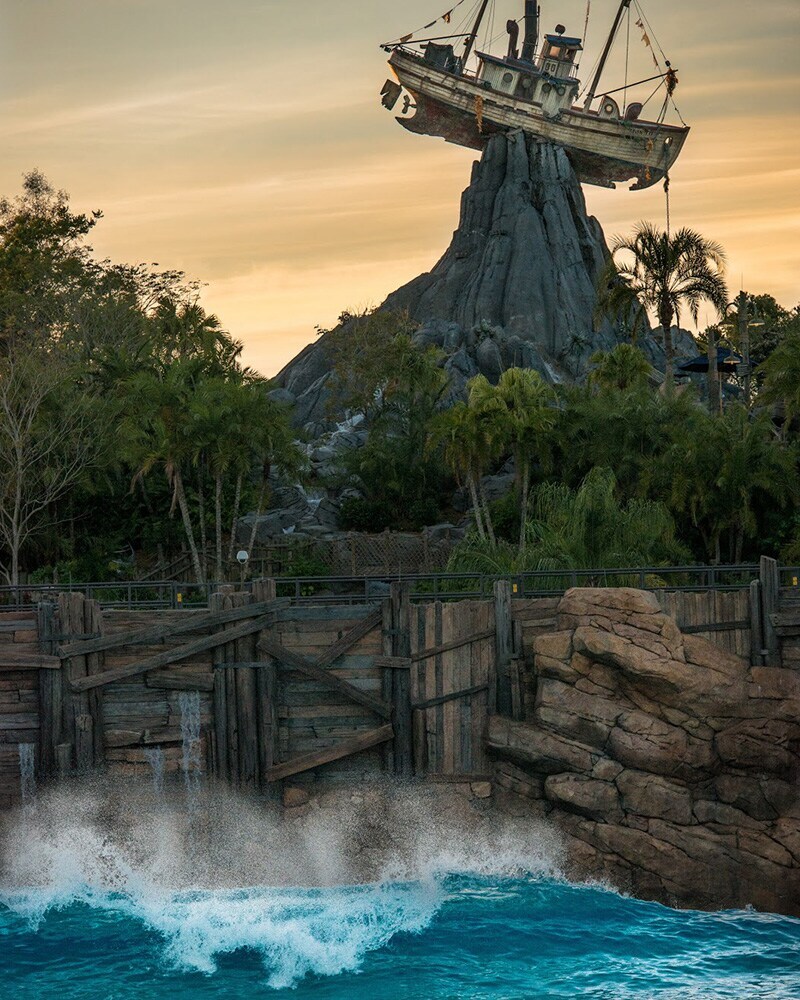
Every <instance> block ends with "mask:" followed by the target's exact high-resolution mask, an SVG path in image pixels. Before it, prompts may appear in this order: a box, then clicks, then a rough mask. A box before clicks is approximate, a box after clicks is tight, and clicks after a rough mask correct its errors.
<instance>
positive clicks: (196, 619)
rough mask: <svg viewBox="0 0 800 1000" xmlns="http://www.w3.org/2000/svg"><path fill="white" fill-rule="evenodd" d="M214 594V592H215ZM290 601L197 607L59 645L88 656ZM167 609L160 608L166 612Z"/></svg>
mask: <svg viewBox="0 0 800 1000" xmlns="http://www.w3.org/2000/svg"><path fill="white" fill-rule="evenodd" d="M212 596H213V595H212ZM288 605H289V600H288V599H286V598H281V600H276V601H265V602H262V603H259V604H250V605H248V606H247V607H242V608H231V609H230V610H228V611H221V612H218V611H210V612H209V613H207V614H198V613H195V612H193V611H180V612H177V614H179V615H181V616H182V617H183V616H184V615H185V616H186V620H185V621H179V622H175V621H174V619H171V620H170V621H168V622H167V623H165V624H163V623H162V624H160V625H152V626H150V627H148V628H144V629H136V630H133V631H126V632H114V633H110V634H108V635H102V636H98V637H97V638H96V639H87V640H85V641H82V642H68V643H65V644H64V645H62V646H60V647H59V652H60V654H61V656H62V658H64V659H68V658H69V657H70V656H84V655H86V654H87V653H100V652H104V651H105V650H108V649H116V648H118V647H119V646H140V645H144V644H147V643H158V642H161V640H162V639H171V638H174V637H175V636H177V635H183V634H185V633H186V632H199V631H201V630H202V629H206V628H218V627H219V626H221V625H227V624H229V623H230V622H237V621H241V620H242V619H247V618H260V617H262V616H263V615H266V614H270V613H271V612H277V611H280V610H281V609H282V608H286V607H288ZM163 613H164V612H157V614H163Z"/></svg>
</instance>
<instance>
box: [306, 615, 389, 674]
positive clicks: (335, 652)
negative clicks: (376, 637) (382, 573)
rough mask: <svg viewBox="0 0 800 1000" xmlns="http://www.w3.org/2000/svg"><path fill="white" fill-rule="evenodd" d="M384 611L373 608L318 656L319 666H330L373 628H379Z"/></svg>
mask: <svg viewBox="0 0 800 1000" xmlns="http://www.w3.org/2000/svg"><path fill="white" fill-rule="evenodd" d="M381 616H382V612H381V609H380V608H377V609H375V610H373V611H372V612H371V613H370V614H368V615H367V616H366V618H364V620H363V621H360V622H359V623H358V624H357V625H354V626H353V628H351V629H350V630H349V631H347V632H345V634H344V635H343V636H342V638H341V639H339V641H338V642H335V643H334V644H333V645H332V646H330V647H329V648H328V649H327V650H326V651H325V653H324V654H323V655H322V656H320V657H318V658H317V660H316V664H317V666H318V667H323V668H324V667H329V666H331V665H332V664H334V663H335V662H336V660H338V659H339V657H340V656H343V655H344V654H345V653H346V652H347V650H348V649H350V648H351V647H353V646H355V644H356V643H357V642H358V641H359V640H361V639H363V638H364V637H365V636H366V635H368V634H369V633H370V632H371V631H372V630H373V629H375V628H378V626H379V625H380V624H381V620H382V617H381Z"/></svg>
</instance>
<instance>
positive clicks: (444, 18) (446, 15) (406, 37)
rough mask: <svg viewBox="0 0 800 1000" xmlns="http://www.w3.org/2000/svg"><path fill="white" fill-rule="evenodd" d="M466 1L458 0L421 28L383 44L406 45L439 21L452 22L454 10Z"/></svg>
mask: <svg viewBox="0 0 800 1000" xmlns="http://www.w3.org/2000/svg"><path fill="white" fill-rule="evenodd" d="M466 2H467V0H457V2H456V3H454V4H453V6H452V7H451V8H450V10H446V11H445V12H444V14H440V15H439V17H436V18H434V19H433V20H432V21H429V22H428V24H423V25H422V27H421V28H415V29H414V31H411V32H409V33H408V34H407V35H402V36H401V37H400V38H395V39H394V40H393V41H391V42H384V43H383V44H384V45H395V44H397V43H399V44H401V45H405V43H406V42H410V41H411V39H412V38H413V37H414V35H416V34H417V33H418V32H420V31H427V30H428V28H432V27H433V26H434V25H435V24H438V22H439V21H444V23H445V24H450V21H451V20H452V17H453V11H454V10H456V9H457V8H458V7H460V6H461V5H462V4H464V3H466ZM474 7H477V4H475V5H474Z"/></svg>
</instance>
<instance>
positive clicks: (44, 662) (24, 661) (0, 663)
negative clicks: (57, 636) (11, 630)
mask: <svg viewBox="0 0 800 1000" xmlns="http://www.w3.org/2000/svg"><path fill="white" fill-rule="evenodd" d="M60 669H61V659H60V658H59V657H58V656H48V655H47V654H46V653H15V652H13V651H11V650H9V652H6V651H5V650H3V653H2V656H0V671H3V670H60Z"/></svg>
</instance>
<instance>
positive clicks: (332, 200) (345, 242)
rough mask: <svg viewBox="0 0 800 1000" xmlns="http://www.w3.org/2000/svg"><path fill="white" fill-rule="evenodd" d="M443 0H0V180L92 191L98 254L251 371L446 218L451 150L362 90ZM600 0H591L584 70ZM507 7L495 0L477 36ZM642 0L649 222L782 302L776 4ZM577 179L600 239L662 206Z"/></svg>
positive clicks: (792, 260) (365, 300)
mask: <svg viewBox="0 0 800 1000" xmlns="http://www.w3.org/2000/svg"><path fill="white" fill-rule="evenodd" d="M473 2H474V0H466V3H465V4H464V5H463V7H462V8H460V10H467V11H468V10H469V9H470V7H471V6H472V4H473ZM449 3H450V0H444V2H442V0H406V2H402V3H398V2H396V0H392V2H389V0H306V2H305V3H297V2H289V0H226V2H225V3H219V2H216V3H212V2H210V0H70V2H65V0H0V143H2V151H3V152H2V157H0V194H6V195H13V194H15V193H16V192H17V191H18V190H19V186H20V180H21V175H22V173H23V172H24V171H26V170H29V169H31V168H32V167H38V168H40V169H41V170H43V171H44V172H45V173H46V174H47V176H48V177H49V178H50V180H51V181H52V183H53V184H55V185H56V186H58V187H63V188H66V189H67V190H68V191H69V192H70V194H71V196H72V201H73V205H74V206H75V207H76V208H78V209H81V210H88V209H92V208H101V209H102V210H103V211H104V213H105V219H104V220H103V221H102V222H101V223H100V225H99V227H98V228H97V230H95V234H96V235H95V239H94V245H95V247H96V248H97V250H98V251H99V252H100V253H102V254H103V255H109V256H111V257H113V258H114V259H117V260H125V261H131V262H134V261H139V260H147V261H158V262H159V264H160V265H161V266H162V267H164V268H173V267H177V268H182V269H184V270H185V271H186V272H187V274H188V275H189V276H190V277H192V278H196V279H198V280H201V281H203V282H205V283H206V284H207V287H206V289H205V291H204V300H205V303H206V305H207V307H208V308H209V309H210V310H212V311H214V312H216V313H217V314H218V315H219V316H220V318H221V319H222V321H223V323H224V324H225V325H226V326H227V328H228V329H230V330H231V332H232V333H233V334H234V335H235V336H237V337H240V338H241V339H242V340H243V341H244V342H245V360H246V362H247V363H248V364H251V365H253V366H255V367H256V368H259V369H260V370H261V371H263V372H264V373H265V374H273V373H275V372H276V371H277V370H278V369H279V368H280V367H281V365H282V364H284V363H285V362H286V361H287V360H288V359H289V358H291V357H292V356H293V355H294V354H296V353H297V351H298V350H300V348H302V347H303V346H304V345H305V344H306V343H307V342H308V341H309V340H312V339H313V338H314V335H315V334H314V325H315V324H317V323H319V324H322V325H326V324H330V323H332V322H333V321H334V320H335V318H336V316H337V315H338V313H339V312H340V311H341V310H342V309H344V308H353V307H357V306H363V305H369V304H375V303H378V302H380V301H381V300H382V299H383V298H384V296H385V295H386V294H387V293H388V292H389V291H391V290H393V289H394V288H395V287H397V286H398V285H400V284H402V283H404V282H405V281H407V280H408V279H410V278H411V277H414V276H415V275H416V274H418V273H419V272H421V271H424V270H427V269H428V268H430V266H431V265H432V264H433V263H434V262H435V260H436V259H437V258H438V256H439V255H440V254H441V252H442V251H443V250H444V248H445V246H446V244H447V242H448V240H449V238H450V234H451V232H452V230H453V228H454V227H455V225H456V222H457V218H458V203H459V196H460V193H461V190H462V188H463V187H464V186H465V185H466V183H467V181H468V178H469V171H470V165H471V163H472V160H473V158H474V154H473V153H472V152H470V151H469V150H464V149H460V148H457V147H452V146H448V145H446V144H445V143H444V142H442V141H441V140H437V139H431V138H426V137H421V136H414V135H410V134H408V133H406V132H405V131H404V130H403V129H401V128H400V127H399V126H398V125H397V124H396V123H395V122H394V121H393V119H392V116H391V115H390V114H389V113H387V112H386V111H385V110H384V109H383V108H381V106H380V104H379V100H378V96H377V95H378V91H379V90H380V87H381V85H382V83H383V81H384V79H385V78H386V76H387V75H388V72H387V68H386V66H385V58H386V56H385V54H384V53H383V52H381V51H380V50H379V49H378V43H380V42H381V41H383V40H384V39H389V38H392V37H396V36H398V35H399V34H402V33H404V32H405V31H410V30H412V29H414V28H417V27H419V26H420V25H421V24H424V23H425V22H426V21H430V20H432V19H433V18H434V17H435V16H437V15H438V14H440V13H441V12H442V10H443V9H445V8H446V7H447V6H448V4H449ZM616 5H617V4H616V0H592V5H591V9H592V17H591V21H590V26H589V32H588V36H587V41H588V52H587V57H586V59H585V62H586V67H585V70H584V74H583V75H584V76H586V75H587V71H588V69H589V67H590V66H591V63H592V62H593V61H594V58H595V57H596V55H597V51H598V49H599V47H600V45H601V39H602V36H603V34H604V32H605V31H606V30H607V27H608V25H609V23H610V20H611V17H612V16H613V12H614V10H615V9H616ZM522 6H523V5H522V0H497V3H496V14H495V23H494V32H493V33H494V34H495V35H500V36H501V39H500V40H499V41H498V42H497V47H502V46H503V45H504V41H503V40H502V36H503V35H504V32H503V25H504V24H505V21H506V19H507V18H508V17H512V16H513V17H517V16H519V15H520V13H521V12H522ZM542 7H543V11H542V21H543V25H542V27H543V29H544V30H552V29H553V27H554V26H555V23H556V21H561V22H562V23H564V24H565V25H566V26H567V31H568V32H569V33H574V34H578V35H580V34H582V30H583V22H584V16H585V10H586V3H585V0H557V2H555V0H554V2H552V3H549V2H547V0H542ZM644 8H645V11H646V13H647V14H648V17H649V19H650V21H651V23H652V25H653V27H654V29H655V32H656V34H657V36H658V39H659V41H660V43H661V45H662V46H663V48H664V49H665V51H666V53H667V56H668V57H669V58H670V59H671V60H672V62H673V64H674V65H675V66H677V68H678V70H679V74H680V86H679V88H678V91H677V93H676V98H677V100H678V104H679V106H680V109H681V112H682V114H683V116H684V118H685V119H686V121H687V122H688V123H689V124H690V125H692V132H691V134H690V136H689V139H688V141H687V144H686V147H685V149H684V152H683V154H682V156H681V158H680V160H679V162H678V164H677V166H676V167H675V169H674V171H673V181H672V214H673V224H674V225H691V226H693V227H695V228H697V229H700V230H701V231H702V232H703V233H704V234H705V235H707V236H709V237H711V238H713V239H716V240H718V241H720V242H721V243H723V244H724V246H725V247H726V249H727V251H728V257H729V262H730V266H729V272H730V273H729V282H730V285H731V289H732V291H733V292H735V291H736V290H738V288H739V284H740V280H741V275H744V283H745V286H746V287H747V288H748V289H750V290H752V291H759V292H761V291H766V292H770V293H772V294H773V295H775V296H776V297H777V298H778V299H779V300H780V301H781V302H783V303H784V304H785V305H792V304H794V303H796V302H797V301H798V300H800V280H798V275H799V274H800V266H799V265H800V2H798V0H765V2H763V3H761V4H758V5H756V4H753V3H752V2H749V0H704V2H703V3H702V4H700V3H698V2H697V0H670V3H668V4H667V3H664V2H655V0H645V3H644ZM454 22H455V18H454ZM622 48H623V49H624V46H622ZM620 59H621V53H618V59H617V61H616V62H614V63H612V64H611V66H610V68H609V72H608V75H607V77H606V81H607V85H608V86H613V85H616V84H617V83H618V82H621V79H618V78H621V75H622V65H621V62H620ZM648 60H649V56H648V54H647V52H646V50H644V48H643V47H642V44H641V41H640V34H639V32H638V31H637V29H635V27H634V28H633V29H632V36H631V74H632V75H633V74H638V75H639V76H647V75H649V73H650V72H651V66H652V64H651V63H649V62H648ZM584 190H585V193H586V197H587V201H588V205H589V208H590V210H591V211H592V212H593V213H594V214H596V215H597V216H598V218H599V219H600V221H601V223H602V225H603V227H604V229H605V232H606V235H607V237H610V236H612V235H614V234H615V233H618V232H625V231H627V230H629V229H630V227H631V226H632V225H633V224H634V223H635V222H636V221H637V220H639V219H642V218H649V219H652V220H654V221H657V222H662V221H663V216H664V196H663V192H662V191H661V188H660V187H658V186H657V187H654V188H652V189H650V190H649V191H645V192H633V193H630V192H627V191H625V190H617V191H605V190H601V189H599V188H593V187H588V186H587V187H586V188H585V189H584Z"/></svg>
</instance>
